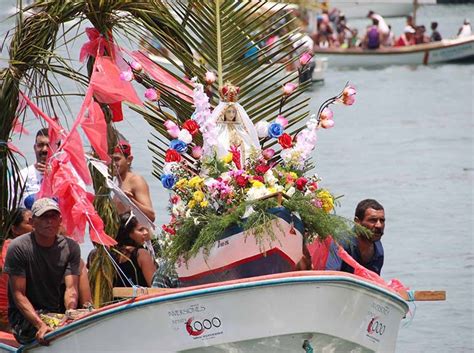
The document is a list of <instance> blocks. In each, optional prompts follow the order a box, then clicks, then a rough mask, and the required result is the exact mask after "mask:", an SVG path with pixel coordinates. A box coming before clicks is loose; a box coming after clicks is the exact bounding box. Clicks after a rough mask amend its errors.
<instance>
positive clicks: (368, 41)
mask: <svg viewBox="0 0 474 353" xmlns="http://www.w3.org/2000/svg"><path fill="white" fill-rule="evenodd" d="M378 24H379V21H378V20H377V19H376V18H373V19H372V25H371V26H369V27H368V28H367V31H366V33H365V36H364V39H363V40H362V47H363V48H364V49H378V48H380V41H381V38H382V35H381V33H380V30H379V26H378Z"/></svg>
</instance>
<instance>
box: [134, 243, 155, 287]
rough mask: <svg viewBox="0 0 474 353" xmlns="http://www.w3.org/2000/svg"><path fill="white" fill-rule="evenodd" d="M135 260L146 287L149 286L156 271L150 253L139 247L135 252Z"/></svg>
mask: <svg viewBox="0 0 474 353" xmlns="http://www.w3.org/2000/svg"><path fill="white" fill-rule="evenodd" d="M137 261H138V265H139V266H140V269H141V271H142V273H143V277H145V280H146V283H147V284H148V287H151V282H152V280H153V274H154V273H155V271H156V266H155V261H153V258H152V257H151V254H150V253H149V252H148V250H146V249H139V250H138V254H137Z"/></svg>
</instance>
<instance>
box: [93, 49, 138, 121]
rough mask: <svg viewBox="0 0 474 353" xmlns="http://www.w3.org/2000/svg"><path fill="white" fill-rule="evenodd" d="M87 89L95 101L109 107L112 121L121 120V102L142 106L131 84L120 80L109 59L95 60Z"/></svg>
mask: <svg viewBox="0 0 474 353" xmlns="http://www.w3.org/2000/svg"><path fill="white" fill-rule="evenodd" d="M89 87H91V88H92V89H93V90H94V97H95V98H96V99H97V101H99V102H101V103H105V104H109V105H110V108H111V109H112V111H113V121H121V120H123V113H122V108H121V102H123V101H128V102H130V103H132V104H136V105H143V103H142V101H141V100H140V99H139V98H138V96H137V94H136V92H135V89H134V88H133V86H132V84H131V83H130V82H127V81H123V80H121V79H120V70H119V68H118V67H117V65H116V64H115V63H114V62H113V61H112V58H110V57H106V56H98V57H97V58H96V60H95V64H94V71H93V73H92V76H91V80H90V85H89Z"/></svg>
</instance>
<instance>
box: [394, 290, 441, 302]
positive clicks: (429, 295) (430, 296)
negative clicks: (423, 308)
mask: <svg viewBox="0 0 474 353" xmlns="http://www.w3.org/2000/svg"><path fill="white" fill-rule="evenodd" d="M399 294H400V296H401V297H402V298H403V299H404V300H406V301H417V302H425V301H439V300H446V291H444V290H416V291H412V297H410V295H409V294H408V292H407V291H400V292H399Z"/></svg>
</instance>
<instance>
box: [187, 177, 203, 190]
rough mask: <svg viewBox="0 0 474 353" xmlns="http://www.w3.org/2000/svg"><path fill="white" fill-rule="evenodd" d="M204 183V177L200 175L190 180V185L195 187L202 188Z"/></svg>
mask: <svg viewBox="0 0 474 353" xmlns="http://www.w3.org/2000/svg"><path fill="white" fill-rule="evenodd" d="M203 183H204V179H203V178H201V177H200V176H198V175H196V176H195V177H192V178H191V179H189V181H188V185H189V187H191V188H194V189H198V188H200V187H201V186H202V184H203Z"/></svg>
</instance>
